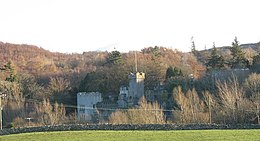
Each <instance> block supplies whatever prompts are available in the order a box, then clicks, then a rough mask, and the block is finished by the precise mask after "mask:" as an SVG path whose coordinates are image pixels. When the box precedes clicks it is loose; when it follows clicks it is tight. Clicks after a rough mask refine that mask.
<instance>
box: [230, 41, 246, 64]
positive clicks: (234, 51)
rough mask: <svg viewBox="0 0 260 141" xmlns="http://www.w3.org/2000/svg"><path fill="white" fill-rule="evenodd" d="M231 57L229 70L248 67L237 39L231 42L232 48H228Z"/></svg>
mask: <svg viewBox="0 0 260 141" xmlns="http://www.w3.org/2000/svg"><path fill="white" fill-rule="evenodd" d="M230 51H231V55H232V56H233V57H232V59H231V60H230V65H231V68H246V67H247V66H248V61H247V60H246V58H245V53H244V52H243V51H242V49H241V47H240V45H239V42H238V40H237V37H235V39H234V42H232V47H230Z"/></svg>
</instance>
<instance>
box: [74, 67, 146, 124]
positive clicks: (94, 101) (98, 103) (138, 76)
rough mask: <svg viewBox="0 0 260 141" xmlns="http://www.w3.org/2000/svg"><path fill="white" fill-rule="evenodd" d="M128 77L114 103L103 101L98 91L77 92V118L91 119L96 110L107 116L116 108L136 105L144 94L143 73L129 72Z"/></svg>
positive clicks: (104, 116)
mask: <svg viewBox="0 0 260 141" xmlns="http://www.w3.org/2000/svg"><path fill="white" fill-rule="evenodd" d="M128 79H129V85H128V86H121V87H120V90H119V95H118V101H117V102H116V103H115V102H113V101H104V100H103V99H102V97H101V93H99V92H90V93H86V92H80V93H78V94H77V108H78V120H81V121H82V120H84V121H93V119H94V118H95V115H96V114H97V112H99V113H100V114H102V117H103V118H107V117H109V115H110V114H111V112H113V111H115V110H116V109H118V108H130V107H133V106H136V105H138V101H139V99H140V98H141V97H142V96H143V95H144V79H145V73H143V72H136V73H130V74H129V75H128ZM107 108H109V110H107ZM97 109H99V110H97Z"/></svg>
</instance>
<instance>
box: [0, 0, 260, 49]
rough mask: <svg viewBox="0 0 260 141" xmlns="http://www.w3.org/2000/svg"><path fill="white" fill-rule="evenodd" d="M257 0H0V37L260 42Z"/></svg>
mask: <svg viewBox="0 0 260 141" xmlns="http://www.w3.org/2000/svg"><path fill="white" fill-rule="evenodd" d="M259 5H260V1H259V0H0V6H1V8H0V41H3V42H9V43H19V44H20V43H25V44H33V45H37V46H40V47H43V48H44V49H47V50H50V51H58V52H67V53H72V52H78V53H82V52H83V51H95V50H111V49H113V48H114V47H115V48H116V49H117V50H120V51H128V50H140V49H142V48H144V47H149V46H155V45H157V46H164V47H168V48H173V49H175V48H176V49H178V50H181V51H189V50H190V46H191V43H190V39H191V37H192V36H193V37H194V40H195V44H196V46H197V48H198V49H204V48H205V46H206V47H207V48H211V47H212V42H215V43H216V46H224V45H231V42H232V41H233V39H234V37H235V36H237V37H238V40H239V41H240V42H241V43H252V42H253V43H254V42H259V41H260V36H259V34H260V28H259V26H260V20H259Z"/></svg>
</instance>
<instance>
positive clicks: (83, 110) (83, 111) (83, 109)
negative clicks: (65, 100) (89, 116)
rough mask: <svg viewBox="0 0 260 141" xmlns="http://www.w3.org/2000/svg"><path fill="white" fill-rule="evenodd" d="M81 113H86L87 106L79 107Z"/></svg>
mask: <svg viewBox="0 0 260 141" xmlns="http://www.w3.org/2000/svg"><path fill="white" fill-rule="evenodd" d="M79 112H81V113H85V105H79Z"/></svg>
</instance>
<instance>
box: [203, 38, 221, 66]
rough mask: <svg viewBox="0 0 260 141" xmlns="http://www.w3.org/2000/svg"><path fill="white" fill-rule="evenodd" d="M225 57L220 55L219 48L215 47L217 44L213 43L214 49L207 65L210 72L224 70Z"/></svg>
mask: <svg viewBox="0 0 260 141" xmlns="http://www.w3.org/2000/svg"><path fill="white" fill-rule="evenodd" d="M224 65H225V61H224V57H223V56H222V55H220V54H219V53H218V51H217V48H216V47H215V43H213V48H212V51H211V54H210V57H209V59H208V62H207V63H206V66H207V69H208V70H218V69H223V68H224V67H225V66H224Z"/></svg>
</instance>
